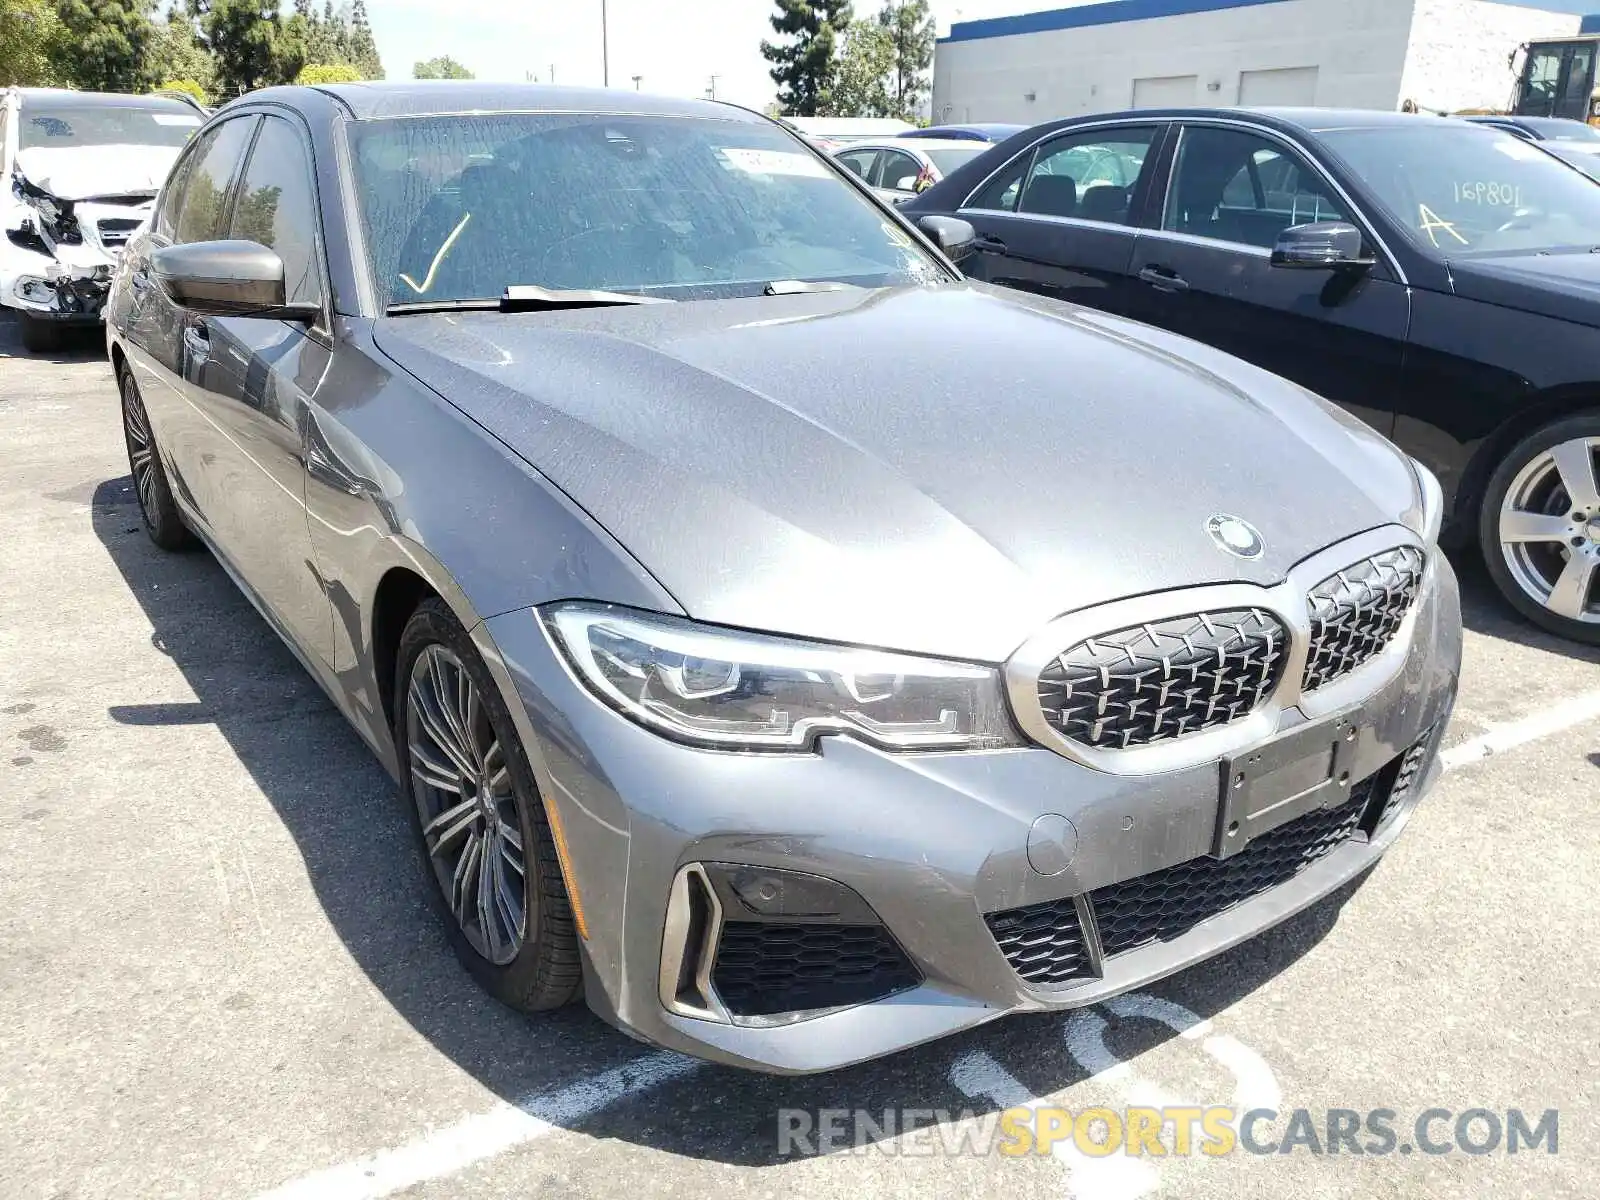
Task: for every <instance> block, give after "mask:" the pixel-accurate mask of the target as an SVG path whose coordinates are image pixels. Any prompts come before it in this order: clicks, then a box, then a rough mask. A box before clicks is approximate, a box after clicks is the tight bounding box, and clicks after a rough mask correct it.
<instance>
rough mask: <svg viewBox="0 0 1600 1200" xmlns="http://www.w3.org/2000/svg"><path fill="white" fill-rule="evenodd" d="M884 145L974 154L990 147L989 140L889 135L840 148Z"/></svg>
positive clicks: (847, 144) (848, 148)
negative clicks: (961, 151) (962, 151)
mask: <svg viewBox="0 0 1600 1200" xmlns="http://www.w3.org/2000/svg"><path fill="white" fill-rule="evenodd" d="M880 146H881V147H883V148H885V149H890V148H892V149H895V150H912V151H916V150H970V151H972V152H973V153H974V154H982V153H983V152H984V151H985V150H987V149H988V148H989V143H988V142H975V141H973V140H972V139H971V138H928V137H919V138H898V137H894V136H893V135H890V136H889V137H875V138H861V139H859V140H857V141H854V142H846V143H845V144H844V145H842V146H840V147H839V149H840V150H860V149H863V148H876V147H880Z"/></svg>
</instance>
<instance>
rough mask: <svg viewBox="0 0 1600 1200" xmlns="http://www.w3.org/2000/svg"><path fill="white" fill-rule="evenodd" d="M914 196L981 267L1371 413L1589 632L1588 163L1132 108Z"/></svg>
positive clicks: (1529, 582) (1592, 512)
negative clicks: (955, 221)
mask: <svg viewBox="0 0 1600 1200" xmlns="http://www.w3.org/2000/svg"><path fill="white" fill-rule="evenodd" d="M905 211H906V212H907V213H908V215H910V216H911V217H912V218H913V219H916V218H917V217H920V216H924V215H928V214H944V215H959V216H961V217H963V218H965V219H966V220H967V221H969V222H971V224H972V225H973V226H975V227H976V229H977V233H978V241H977V252H976V253H975V254H974V255H973V256H972V257H971V258H969V259H968V260H967V261H966V262H964V263H963V264H962V265H963V268H964V270H966V272H967V273H968V274H969V275H970V276H972V277H974V278H979V279H985V280H989V281H990V282H993V283H998V284H1004V285H1007V286H1010V287H1016V288H1021V289H1023V290H1026V291H1031V292H1036V293H1042V294H1045V295H1051V296H1056V297H1060V298H1064V299H1068V300H1072V301H1075V302H1077V303H1079V304H1086V305H1091V306H1093V307H1095V308H1099V309H1104V310H1106V311H1109V312H1113V313H1117V314H1120V315H1123V316H1128V317H1132V318H1135V319H1137V320H1139V321H1143V322H1146V323H1148V324H1151V325H1158V326H1163V327H1165V328H1167V329H1170V330H1173V331H1175V332H1178V333H1182V334H1185V335H1187V336H1189V337H1192V338H1195V339H1197V340H1199V341H1202V342H1206V343H1208V344H1210V345H1212V346H1216V347H1218V348H1220V349H1223V350H1227V351H1229V352H1231V353H1233V354H1236V355H1238V356H1239V357H1241V358H1245V359H1248V360H1250V361H1252V362H1255V363H1257V364H1259V365H1260V366H1263V367H1266V368H1268V369H1269V370H1271V371H1274V372H1276V373H1277V374H1279V375H1282V376H1285V377H1287V378H1289V379H1291V380H1294V381H1295V382H1297V383H1300V384H1302V385H1304V386H1305V387H1307V388H1309V389H1311V390H1312V391H1314V392H1317V393H1319V394H1321V395H1323V396H1325V397H1327V398H1328V399H1330V400H1333V401H1335V402H1337V403H1338V404H1340V405H1342V406H1344V407H1345V408H1346V409H1348V410H1349V411H1351V412H1353V413H1355V414H1356V415H1358V416H1360V417H1362V418H1363V419H1365V420H1366V421H1368V422H1369V423H1371V424H1372V425H1374V426H1375V427H1377V428H1378V429H1379V430H1380V431H1382V432H1383V433H1385V434H1388V435H1389V436H1390V437H1392V438H1393V439H1394V440H1395V441H1396V442H1398V443H1399V444H1400V445H1401V446H1402V447H1403V448H1404V449H1406V450H1408V451H1409V452H1410V453H1411V454H1413V455H1415V456H1416V457H1417V458H1419V459H1420V460H1421V461H1423V462H1424V463H1426V464H1427V465H1428V466H1429V467H1431V468H1432V469H1433V471H1434V472H1435V473H1436V474H1437V475H1438V476H1439V478H1440V480H1441V481H1442V482H1443V484H1444V487H1445V491H1446V495H1447V497H1448V501H1449V506H1450V507H1449V513H1450V521H1449V525H1450V530H1449V531H1448V532H1451V533H1453V534H1454V536H1455V538H1457V539H1458V540H1460V541H1466V540H1468V539H1470V538H1472V537H1476V538H1477V539H1478V541H1479V542H1480V543H1481V545H1482V549H1483V553H1484V557H1485V560H1486V562H1487V563H1488V566H1489V570H1490V572H1491V574H1492V575H1493V577H1494V579H1495V582H1496V583H1497V584H1498V585H1499V587H1500V589H1501V591H1502V592H1503V593H1504V594H1505V596H1506V597H1507V599H1509V600H1510V602H1511V603H1512V604H1513V605H1515V606H1516V607H1517V608H1518V609H1519V610H1521V611H1522V612H1523V613H1524V614H1525V615H1527V616H1528V617H1530V618H1532V619H1533V620H1534V621H1536V622H1538V623H1539V624H1540V625H1543V626H1544V627H1546V628H1547V629H1551V630H1553V631H1555V632H1557V633H1559V634H1562V635H1564V636H1567V637H1571V638H1575V639H1577V640H1580V641H1585V642H1590V643H1600V483H1597V468H1596V457H1597V452H1600V253H1597V251H1600V187H1597V186H1596V185H1595V183H1594V182H1593V181H1592V180H1590V179H1588V178H1586V177H1585V176H1584V175H1582V174H1580V173H1579V172H1578V171H1575V170H1573V169H1571V168H1570V167H1568V166H1565V165H1563V164H1562V163H1561V162H1560V161H1558V160H1557V159H1555V158H1553V157H1551V156H1550V155H1548V154H1545V153H1544V152H1543V151H1541V150H1540V149H1539V148H1538V147H1536V146H1534V145H1531V144H1529V143H1528V142H1526V141H1525V140H1523V139H1521V138H1519V137H1517V136H1516V135H1514V134H1511V133H1508V132H1504V131H1501V130H1495V129H1490V128H1483V127H1479V126H1475V125H1468V124H1467V123H1465V122H1462V121H1456V120H1445V119H1438V118H1430V117H1421V116H1410V115H1402V114H1398V113H1373V112H1339V111H1334V110H1312V109H1303V110H1273V111H1245V110H1238V109H1227V110H1215V111H1212V110H1202V109H1183V110H1165V111H1164V110H1153V111H1152V110H1145V111H1140V112H1128V113H1121V114H1111V115H1106V116H1097V117H1085V118H1075V119H1072V120H1066V121H1058V122H1054V123H1051V124H1048V125H1041V126H1038V127H1036V128H1034V129H1031V130H1029V131H1027V132H1025V133H1022V134H1019V135H1017V136H1016V137H1013V138H1010V139H1008V140H1007V141H1005V142H1004V143H1002V144H1001V145H999V146H996V147H995V148H994V149H992V150H990V151H989V152H987V153H985V154H983V155H981V156H980V157H979V158H977V159H975V160H974V161H973V162H971V163H969V164H967V166H966V167H964V168H963V169H961V170H959V171H956V172H954V173H953V174H951V175H950V176H948V177H947V178H946V179H945V180H944V181H943V182H942V183H940V184H938V185H937V186H935V187H933V188H931V189H930V190H929V191H927V192H925V193H924V194H923V195H921V196H920V197H918V198H917V199H916V200H914V201H913V202H911V203H909V204H908V205H907V206H906V210H905ZM1107 384H1108V386H1114V381H1107Z"/></svg>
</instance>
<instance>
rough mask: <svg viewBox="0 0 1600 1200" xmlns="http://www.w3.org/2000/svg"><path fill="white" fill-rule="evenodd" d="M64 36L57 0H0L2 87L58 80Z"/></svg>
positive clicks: (0, 82) (0, 68) (34, 85)
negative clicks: (57, 66) (59, 49)
mask: <svg viewBox="0 0 1600 1200" xmlns="http://www.w3.org/2000/svg"><path fill="white" fill-rule="evenodd" d="M60 36H61V20H60V18H59V17H57V16H56V9H55V4H54V3H53V0H0V87H14V86H15V87H37V86H39V85H40V84H48V83H53V82H55V66H54V64H55V62H56V60H57V57H58V54H57V49H56V43H57V42H58V40H59V39H60Z"/></svg>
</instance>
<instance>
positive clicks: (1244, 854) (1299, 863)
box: [984, 772, 1384, 984]
mask: <svg viewBox="0 0 1600 1200" xmlns="http://www.w3.org/2000/svg"><path fill="white" fill-rule="evenodd" d="M1383 774H1384V773H1382V772H1380V774H1379V775H1378V776H1374V777H1373V778H1371V779H1367V780H1364V781H1363V782H1361V783H1359V784H1357V785H1356V786H1355V787H1354V788H1352V789H1351V796H1350V799H1349V800H1347V801H1345V803H1344V804H1342V805H1340V806H1339V807H1338V808H1334V809H1319V810H1318V811H1316V812H1313V813H1307V814H1306V815H1305V816H1303V817H1299V818H1297V819H1296V820H1293V821H1289V822H1287V823H1286V824H1284V825H1280V826H1279V827H1278V828H1277V829H1274V830H1271V831H1270V832H1268V833H1265V834H1262V835H1261V836H1260V837H1258V838H1256V839H1255V841H1253V842H1251V843H1250V845H1248V846H1246V847H1245V848H1244V849H1243V850H1241V851H1240V852H1239V853H1238V854H1236V855H1234V856H1233V857H1232V858H1227V859H1215V858H1210V857H1202V858H1195V859H1191V860H1190V861H1188V862H1185V863H1179V864H1178V865H1176V866H1172V867H1166V868H1163V869H1162V870H1159V871H1152V872H1150V873H1149V874H1147V875H1141V876H1139V877H1138V878H1136V879H1130V880H1127V881H1125V882H1123V883H1115V884H1111V885H1109V886H1107V887H1103V888H1097V889H1095V890H1094V891H1092V892H1090V893H1089V906H1090V910H1091V912H1092V913H1093V917H1094V923H1095V927H1096V929H1097V930H1098V932H1099V935H1100V946H1101V952H1102V954H1103V955H1104V956H1105V957H1107V958H1110V957H1111V956H1112V955H1116V954H1123V953H1126V952H1127V951H1129V950H1136V949H1138V948H1139V947H1140V946H1145V945H1149V944H1150V943H1151V942H1161V941H1171V940H1172V939H1174V938H1177V937H1181V936H1182V935H1183V934H1185V933H1188V932H1189V930H1191V929H1193V928H1194V927H1195V926H1196V925H1199V924H1200V923H1201V922H1203V921H1208V920H1210V919H1211V918H1212V917H1215V916H1218V915H1220V914H1221V913H1224V912H1226V911H1227V910H1228V909H1230V908H1232V907H1234V906H1235V905H1236V904H1240V903H1243V902H1244V901H1246V900H1249V899H1252V898H1253V897H1256V896H1259V895H1261V894H1262V893H1263V892H1265V891H1268V890H1270V889H1271V888H1274V887H1277V886H1278V885H1279V884H1283V883H1287V882H1288V881H1289V880H1291V879H1293V878H1294V877H1295V876H1296V875H1298V874H1300V872H1302V871H1304V870H1305V869H1306V868H1307V867H1309V866H1310V865H1311V864H1312V863H1314V862H1317V861H1318V860H1319V859H1322V858H1325V857H1327V856H1328V855H1329V854H1331V853H1332V852H1333V851H1334V850H1336V849H1338V848H1339V847H1340V846H1342V845H1344V843H1345V842H1347V841H1349V840H1350V838H1351V837H1352V836H1353V835H1354V834H1355V832H1356V830H1357V829H1358V828H1359V827H1360V825H1361V819H1362V816H1363V814H1364V813H1365V812H1366V811H1367V810H1368V808H1369V807H1370V806H1371V805H1372V801H1373V796H1374V794H1375V792H1376V790H1377V781H1378V779H1380V778H1382V777H1383ZM984 920H985V922H987V924H988V926H989V931H990V933H992V934H993V935H994V939H995V942H996V943H997V944H998V945H999V947H1000V949H1001V951H1002V952H1003V953H1004V954H1005V956H1006V961H1007V962H1009V963H1010V964H1011V967H1012V969H1013V970H1014V971H1016V973H1017V974H1018V975H1019V976H1020V977H1021V978H1022V979H1024V980H1026V981H1027V982H1029V983H1035V984H1055V983H1063V982H1066V981H1068V980H1072V979H1082V978H1086V977H1088V976H1090V975H1091V974H1092V971H1091V968H1090V964H1089V956H1088V952H1087V950H1086V948H1085V934H1084V929H1083V926H1082V924H1081V923H1080V921H1079V919H1078V910H1077V906H1076V905H1075V904H1074V902H1073V899H1072V897H1070V896H1069V897H1065V898H1063V899H1059V900H1048V901H1045V902H1043V903H1040V904H1030V905H1027V906H1025V907H1022V908H1012V909H1007V910H1005V911H1003V912H996V913H989V914H988V915H987V916H985V917H984Z"/></svg>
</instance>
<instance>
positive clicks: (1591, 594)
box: [1478, 411, 1600, 645]
mask: <svg viewBox="0 0 1600 1200" xmlns="http://www.w3.org/2000/svg"><path fill="white" fill-rule="evenodd" d="M1478 536H1479V540H1480V541H1481V542H1482V545H1483V557H1484V562H1485V563H1486V564H1487V565H1488V568H1489V574H1490V575H1491V576H1492V577H1493V578H1494V581H1495V583H1496V584H1497V585H1498V586H1499V588H1500V590H1501V591H1502V592H1503V593H1504V594H1505V596H1506V599H1508V600H1510V601H1511V603H1512V604H1513V605H1514V606H1515V607H1516V608H1517V610H1518V611H1519V612H1521V613H1523V614H1524V615H1525V616H1527V617H1528V618H1530V619H1531V620H1533V621H1534V622H1536V623H1537V624H1539V625H1542V626H1544V628H1546V629H1548V630H1550V631H1551V632H1552V633H1558V634H1560V635H1561V636H1563V637H1568V638H1573V639H1574V640H1576V641H1580V642H1588V643H1590V644H1594V645H1600V411H1597V412H1587V413H1580V414H1578V415H1577V416H1573V417H1567V418H1565V419H1563V420H1560V421H1556V422H1554V423H1553V424H1550V425H1546V426H1545V427H1544V428H1543V429H1540V430H1538V431H1537V432H1536V433H1533V434H1531V435H1530V436H1529V437H1527V438H1524V439H1523V440H1522V441H1521V442H1520V443H1518V444H1517V446H1516V447H1514V448H1513V449H1512V451H1511V453H1509V454H1507V455H1506V457H1505V459H1504V461H1502V462H1501V464H1500V466H1499V468H1498V469H1497V470H1496V471H1495V473H1494V475H1493V476H1492V477H1491V478H1490V480H1489V486H1488V490H1487V491H1486V493H1485V495H1484V502H1483V511H1482V513H1481V515H1480V517H1479V523H1478Z"/></svg>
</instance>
